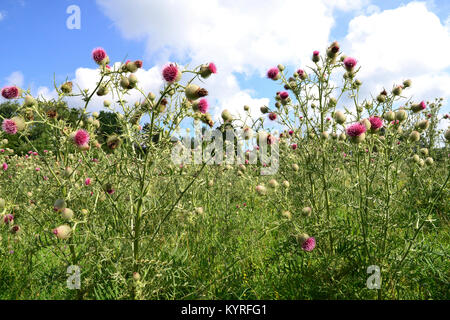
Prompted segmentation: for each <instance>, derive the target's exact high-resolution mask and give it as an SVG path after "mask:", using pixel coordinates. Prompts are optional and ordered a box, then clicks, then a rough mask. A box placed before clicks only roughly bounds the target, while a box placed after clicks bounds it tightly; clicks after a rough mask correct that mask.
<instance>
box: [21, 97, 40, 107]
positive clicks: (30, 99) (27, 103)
mask: <svg viewBox="0 0 450 320" xmlns="http://www.w3.org/2000/svg"><path fill="white" fill-rule="evenodd" d="M23 105H24V106H25V107H32V106H35V105H37V102H36V100H35V99H34V98H33V97H32V96H25V101H24V103H23Z"/></svg>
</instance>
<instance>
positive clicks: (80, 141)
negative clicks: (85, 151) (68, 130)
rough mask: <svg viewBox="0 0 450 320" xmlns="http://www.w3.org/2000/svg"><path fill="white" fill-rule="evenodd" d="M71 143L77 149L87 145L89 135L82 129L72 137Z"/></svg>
mask: <svg viewBox="0 0 450 320" xmlns="http://www.w3.org/2000/svg"><path fill="white" fill-rule="evenodd" d="M73 142H74V143H75V144H76V145H77V146H78V147H83V146H85V145H87V144H88V143H89V133H88V132H87V131H85V130H83V129H80V130H78V131H77V132H76V133H75V135H74V137H73Z"/></svg>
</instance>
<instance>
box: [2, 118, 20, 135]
mask: <svg viewBox="0 0 450 320" xmlns="http://www.w3.org/2000/svg"><path fill="white" fill-rule="evenodd" d="M2 130H3V131H4V132H6V133H7V134H11V135H12V134H16V133H17V130H18V128H17V124H16V123H15V122H14V121H13V120H12V119H5V120H3V123H2Z"/></svg>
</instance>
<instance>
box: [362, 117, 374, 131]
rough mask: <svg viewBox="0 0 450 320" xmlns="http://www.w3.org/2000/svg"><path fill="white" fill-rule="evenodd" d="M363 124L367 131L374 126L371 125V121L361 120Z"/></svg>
mask: <svg viewBox="0 0 450 320" xmlns="http://www.w3.org/2000/svg"><path fill="white" fill-rule="evenodd" d="M361 124H363V125H364V126H365V127H366V130H370V128H371V127H372V124H371V123H370V121H369V119H363V120H361Z"/></svg>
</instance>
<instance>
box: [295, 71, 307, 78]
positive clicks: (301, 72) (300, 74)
mask: <svg viewBox="0 0 450 320" xmlns="http://www.w3.org/2000/svg"><path fill="white" fill-rule="evenodd" d="M297 74H298V76H299V77H300V79H302V80H305V79H306V78H307V75H306V72H305V71H304V70H303V69H298V70H297Z"/></svg>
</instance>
